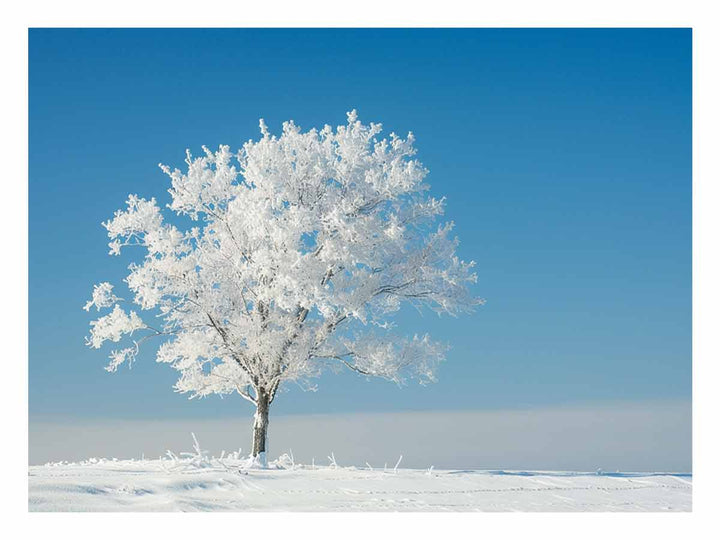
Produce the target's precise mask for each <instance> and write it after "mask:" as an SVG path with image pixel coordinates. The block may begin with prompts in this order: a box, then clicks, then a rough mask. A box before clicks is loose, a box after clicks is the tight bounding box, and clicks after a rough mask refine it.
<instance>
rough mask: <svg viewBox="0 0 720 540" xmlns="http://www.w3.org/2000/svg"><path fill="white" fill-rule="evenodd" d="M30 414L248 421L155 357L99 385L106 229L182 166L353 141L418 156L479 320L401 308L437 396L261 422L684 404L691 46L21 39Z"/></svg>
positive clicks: (294, 392) (371, 390)
mask: <svg viewBox="0 0 720 540" xmlns="http://www.w3.org/2000/svg"><path fill="white" fill-rule="evenodd" d="M29 47H30V48H29V64H30V65H29V93H30V111H29V129H30V141H29V144H30V147H29V150H30V155H29V166H30V184H29V205H30V208H29V241H30V247H29V273H30V275H29V278H30V280H29V288H30V290H29V329H30V346H29V351H30V352H29V355H30V357H29V396H30V404H29V407H30V416H31V420H32V419H33V418H41V417H42V418H50V419H57V420H60V419H69V418H83V417H85V418H88V417H94V418H130V419H133V418H136V419H140V418H155V419H162V418H189V417H194V418H204V417H207V418H209V417H212V418H217V417H221V416H228V417H229V416H238V415H248V416H249V415H250V414H251V409H250V405H249V404H247V403H246V402H244V401H243V400H242V399H240V398H239V397H236V396H232V397H229V398H225V399H224V400H220V399H219V398H217V397H212V398H208V399H205V400H202V401H196V400H193V401H191V402H189V401H188V400H187V396H185V395H181V394H176V393H174V392H173V390H172V388H171V386H172V384H173V383H174V381H175V378H176V377H175V371H174V370H172V369H171V368H169V367H168V366H166V365H157V364H156V363H155V362H154V355H153V350H152V348H147V349H145V350H144V352H143V353H142V354H141V356H140V358H139V360H138V362H137V363H136V364H135V365H134V366H133V368H132V370H127V369H122V370H121V371H120V372H119V373H117V374H114V375H111V374H108V373H106V372H105V371H104V370H103V367H104V365H105V363H106V355H105V354H104V353H105V351H104V350H103V351H102V352H98V351H96V350H90V349H88V348H86V347H85V346H84V336H86V335H87V333H88V321H89V319H90V317H89V316H88V314H87V313H86V312H84V311H83V310H82V309H81V308H82V306H83V304H84V302H85V301H86V300H87V299H88V298H89V296H90V293H91V290H92V285H93V284H94V283H97V282H100V281H105V280H109V281H111V282H114V283H119V282H121V279H122V277H123V276H124V270H125V267H126V266H127V264H129V262H130V259H128V258H125V257H123V258H111V257H109V256H107V237H106V235H105V230H104V229H103V228H102V227H101V225H100V222H101V221H104V220H106V219H107V218H108V217H110V216H111V215H112V213H113V212H114V211H115V210H116V209H117V208H119V207H121V206H122V205H123V203H124V201H125V198H126V196H127V195H128V193H137V194H138V195H140V196H144V197H151V196H155V197H158V198H159V199H160V200H161V201H166V200H167V198H168V196H167V193H166V191H165V190H166V188H167V181H166V177H165V176H164V175H163V174H162V172H161V171H160V170H159V169H158V167H157V164H158V162H163V163H166V164H168V165H171V166H181V165H182V164H183V159H184V151H185V149H186V148H190V149H191V150H193V151H195V152H198V151H199V150H200V146H201V145H203V144H205V145H208V146H210V147H214V146H217V145H218V144H229V145H231V147H233V148H235V149H236V148H238V147H239V146H240V145H241V144H242V143H243V142H244V141H246V140H247V139H249V138H255V139H256V138H257V137H258V133H259V131H258V127H257V125H258V119H259V118H260V117H263V118H265V120H266V122H267V124H268V125H269V126H270V128H271V130H274V131H278V130H279V129H280V124H281V122H282V121H284V120H288V119H293V120H295V121H296V123H298V124H299V125H301V126H302V127H304V128H311V127H316V126H322V125H323V124H325V123H329V124H333V125H337V124H339V123H343V122H344V121H345V112H346V111H348V110H350V109H353V108H357V109H358V111H359V114H360V118H361V119H362V120H363V121H365V122H370V121H375V122H382V123H383V124H384V126H385V128H386V132H387V133H389V132H390V131H396V132H398V133H400V134H405V133H406V132H407V131H408V130H412V131H413V132H414V133H415V135H416V137H417V148H418V149H419V154H418V157H419V158H420V159H421V160H422V161H423V163H424V164H425V165H426V166H427V167H428V168H429V170H430V175H429V177H428V181H429V183H430V184H431V186H432V192H433V194H434V195H438V196H441V195H445V196H447V217H448V218H449V219H453V220H454V221H455V222H456V225H457V227H456V231H457V233H458V236H459V237H460V240H461V245H460V248H459V252H460V255H461V257H462V258H464V259H474V260H476V261H477V263H478V264H477V273H478V278H479V279H478V285H477V287H476V292H477V294H478V295H479V296H482V297H484V298H486V300H487V304H486V305H485V306H484V307H482V308H480V309H479V310H478V312H477V313H476V314H474V315H472V316H466V317H463V318H459V319H451V318H442V319H438V318H437V316H435V315H433V314H430V313H427V314H425V315H424V316H423V317H419V316H417V315H415V314H413V313H403V314H402V316H401V317H400V320H399V323H400V329H401V330H404V331H406V332H407V333H410V334H411V333H414V332H425V331H428V332H430V333H431V335H432V336H433V337H434V338H435V339H438V340H443V341H446V342H449V343H450V344H451V345H452V350H451V352H450V354H449V357H448V361H447V362H446V363H444V364H443V365H442V366H441V368H440V371H439V374H438V375H439V382H438V383H436V384H434V385H430V386H427V387H419V386H413V385H410V386H407V387H404V388H402V389H397V387H396V386H394V385H393V384H391V383H387V382H384V381H381V380H373V381H367V380H365V379H364V378H362V377H357V376H354V375H351V374H341V375H333V374H327V375H325V376H323V377H322V378H321V379H320V380H319V381H318V383H319V390H318V392H316V393H312V392H309V393H304V392H302V391H301V390H300V389H298V388H294V387H291V388H290V390H289V391H288V392H286V393H283V394H280V395H279V396H278V399H277V400H276V402H275V403H274V404H273V407H274V410H273V413H276V414H288V413H293V412H298V413H314V412H368V411H399V410H414V409H425V410H428V409H497V408H512V407H541V406H548V405H558V404H568V403H570V404H572V403H581V402H621V401H645V400H648V401H650V400H664V399H689V398H690V394H691V97H692V89H691V31H690V30H688V29H666V30H645V29H640V30H633V29H625V30H604V29H591V30H528V29H522V30H43V29H35V30H30V45H29Z"/></svg>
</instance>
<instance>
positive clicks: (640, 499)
mask: <svg viewBox="0 0 720 540" xmlns="http://www.w3.org/2000/svg"><path fill="white" fill-rule="evenodd" d="M168 456H169V457H167V458H160V459H154V460H147V459H142V460H117V459H91V460H88V461H84V462H80V463H65V462H62V463H48V464H46V465H41V466H31V467H30V468H29V500H28V504H29V510H30V511H43V512H68V511H72V512H75V511H79V512H86V511H98V512H123V511H124V512H141V511H143V512H144V511H150V512H174V511H182V512H186V511H189V512H192V511H318V512H353V511H371V512H384V511H391V512H396V511H404V512H408V511H409V512H433V511H463V512H465V511H489V512H506V511H521V512H588V511H591V512H596V511H602V512H608V511H610V512H618V511H619V512H635V511H690V510H691V509H692V476H691V475H690V474H671V473H619V472H617V473H605V472H602V471H597V472H594V473H590V472H585V473H582V472H552V471H535V472H532V471H480V470H434V469H432V468H430V469H428V470H413V469H401V468H398V467H397V466H396V465H395V463H391V464H388V465H387V466H386V467H381V468H371V467H370V466H369V465H368V466H366V467H365V468H357V467H338V466H333V465H326V464H323V465H320V464H314V463H313V464H311V465H300V464H295V463H294V462H293V459H292V457H291V456H288V455H283V456H281V458H280V459H278V460H276V461H274V462H271V463H269V464H268V466H267V468H259V467H258V462H257V461H255V462H252V461H251V460H248V459H247V458H245V459H243V458H241V456H240V455H239V453H233V454H231V455H229V456H225V455H223V456H222V457H220V458H210V457H208V456H207V454H206V453H205V452H202V451H199V450H198V449H196V453H195V454H183V455H182V457H178V456H175V455H174V454H172V453H171V452H168ZM332 459H334V455H331V456H329V457H328V459H325V460H324V463H328V462H330V461H331V460H332Z"/></svg>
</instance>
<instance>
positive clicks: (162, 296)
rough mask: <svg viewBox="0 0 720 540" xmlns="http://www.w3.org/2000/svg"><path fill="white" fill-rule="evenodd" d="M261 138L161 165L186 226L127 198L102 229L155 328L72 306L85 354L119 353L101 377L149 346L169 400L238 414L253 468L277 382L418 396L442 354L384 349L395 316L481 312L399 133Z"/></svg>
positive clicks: (112, 303) (424, 342)
mask: <svg viewBox="0 0 720 540" xmlns="http://www.w3.org/2000/svg"><path fill="white" fill-rule="evenodd" d="M260 130H261V132H262V138H261V139H260V140H259V141H257V142H255V141H252V140H251V141H248V142H247V143H245V145H244V146H243V147H242V149H241V150H240V151H239V152H237V153H233V152H231V151H230V148H229V147H228V146H220V148H219V149H218V150H217V151H216V152H213V151H211V150H209V149H207V148H203V151H204V155H202V156H201V157H193V156H191V155H190V153H189V152H187V159H186V160H185V162H186V164H187V170H186V171H180V170H178V169H174V170H173V169H170V168H169V167H167V166H165V165H161V166H160V167H161V168H162V170H163V171H164V172H165V173H166V174H167V175H168V176H169V177H170V181H171V184H172V185H171V187H170V189H169V193H170V196H171V202H170V204H169V205H168V208H169V210H170V211H172V212H173V213H174V214H175V215H177V216H188V217H189V218H191V219H192V220H194V221H195V222H197V226H195V227H191V228H189V230H181V229H180V228H178V226H177V225H173V224H172V223H170V222H168V221H166V219H165V217H164V216H163V213H162V212H161V208H160V207H159V206H158V204H157V203H156V201H155V199H150V200H146V199H143V198H140V197H138V196H136V195H131V196H130V197H129V199H128V200H127V208H126V209H124V210H118V211H117V212H116V213H115V216H114V217H113V218H112V219H111V220H109V221H108V222H106V223H103V225H104V227H105V228H106V229H107V231H108V235H109V237H110V239H111V242H110V244H109V245H110V253H111V254H114V255H118V254H120V252H121V251H122V250H124V249H125V248H126V247H131V246H133V247H136V248H140V249H141V251H142V252H143V254H144V255H143V258H142V260H139V261H138V262H137V263H133V264H131V265H130V267H129V275H128V276H127V278H126V279H125V281H126V283H127V285H128V287H129V289H130V291H131V292H132V293H133V295H134V298H133V299H132V300H133V302H134V303H135V304H136V305H137V306H139V308H140V309H142V310H150V311H151V313H152V315H154V316H155V318H156V319H158V320H159V322H158V323H153V324H152V325H151V324H149V323H148V322H145V321H144V320H143V319H141V318H140V316H138V314H137V313H136V312H135V311H129V312H128V311H126V310H124V309H123V308H122V307H121V306H120V302H121V301H122V299H121V298H118V297H117V296H115V293H114V292H113V286H112V285H111V284H109V283H101V284H99V285H96V286H95V288H94V291H93V295H92V300H90V301H89V302H88V303H87V304H86V305H85V309H86V310H90V309H91V308H92V307H93V306H94V307H95V308H96V309H98V310H100V309H103V308H110V309H111V311H110V313H109V314H107V315H105V316H103V317H100V318H99V319H97V320H95V321H92V322H91V323H90V326H91V328H90V336H89V337H88V338H87V344H88V345H89V346H90V347H93V348H99V347H101V346H102V345H103V343H105V342H106V341H113V342H119V341H121V340H122V339H123V338H125V339H126V340H127V341H128V342H131V345H130V346H127V347H124V348H121V349H118V350H113V351H112V352H111V353H110V363H109V365H108V366H107V368H106V369H107V370H108V371H115V370H116V369H117V368H118V367H119V366H120V365H121V364H123V363H131V362H132V361H133V360H134V359H135V357H136V355H137V354H138V351H139V346H140V344H141V343H142V342H143V341H145V340H146V339H148V338H151V337H159V338H161V339H162V340H163V343H162V344H161V345H160V347H159V349H158V352H157V361H158V362H166V363H168V364H170V365H172V367H174V368H175V369H176V370H178V371H179V373H180V376H179V379H178V381H177V383H176V385H175V388H176V390H177V391H179V392H189V393H190V394H191V397H196V396H206V395H209V394H229V393H232V392H237V393H238V394H240V395H241V396H242V397H243V398H245V399H246V400H248V401H250V402H252V403H253V404H254V405H255V407H256V413H255V422H254V427H253V447H252V454H253V456H257V455H259V454H261V453H263V452H265V448H266V437H267V426H268V412H269V407H270V404H271V403H272V402H273V400H274V399H275V397H276V395H277V392H278V389H279V388H280V386H281V385H282V383H284V382H286V381H295V382H298V383H300V384H307V383H308V382H309V380H310V379H312V378H314V377H316V376H318V375H319V374H320V372H321V371H322V370H323V369H324V368H326V367H330V366H332V365H333V364H335V365H338V366H344V367H346V368H348V369H351V370H353V371H356V372H358V373H360V374H363V375H366V376H378V377H382V378H385V379H388V380H391V381H395V382H397V383H402V382H403V381H404V380H406V378H408V377H414V378H417V379H419V381H420V382H421V383H424V382H427V381H432V380H434V372H435V368H436V366H437V364H438V362H439V361H441V360H442V359H443V357H444V353H445V350H446V348H445V347H444V346H443V345H441V344H438V343H436V342H434V341H432V340H430V338H429V337H428V336H427V335H423V336H418V335H415V336H414V337H411V338H402V337H398V336H396V335H394V334H393V333H392V323H391V319H392V315H393V314H394V313H396V312H397V311H398V309H399V308H400V306H401V304H402V303H403V302H408V303H410V304H413V305H415V306H417V307H421V306H427V307H429V308H431V309H433V310H435V311H437V312H438V313H448V314H453V315H456V314H459V313H461V312H464V311H468V310H470V309H472V308H473V307H474V306H475V305H477V304H479V303H481V300H479V299H477V298H475V297H473V296H472V295H471V294H470V292H469V290H468V285H469V284H470V283H473V282H475V280H476V276H475V274H474V273H473V272H472V270H471V269H472V266H473V264H474V263H472V262H470V263H465V262H463V261H461V260H460V259H458V257H457V256H456V255H455V249H456V246H457V243H458V241H457V239H456V238H454V237H451V231H452V223H444V224H440V225H438V224H437V223H436V221H437V219H438V217H439V216H440V215H441V214H442V212H443V200H438V199H435V198H433V197H430V196H429V195H428V194H427V190H428V186H427V184H425V183H423V179H424V178H425V176H426V174H427V170H426V169H425V168H424V167H423V166H422V165H421V163H420V162H418V161H417V160H416V159H414V158H413V156H414V154H415V149H414V148H413V142H414V138H413V135H412V133H410V134H408V136H407V138H406V139H402V138H400V137H398V136H396V135H395V134H390V138H389V140H387V139H382V140H378V138H377V137H378V134H379V133H380V132H381V125H380V124H373V123H371V124H370V125H369V126H367V125H363V124H362V123H361V122H360V121H359V120H358V119H357V114H356V112H355V111H353V112H351V113H349V114H348V122H347V125H344V126H339V127H337V129H332V128H331V127H330V126H325V127H324V128H323V129H321V130H319V131H318V130H315V129H312V130H310V131H307V132H302V131H301V130H300V128H299V127H298V126H296V125H295V124H294V123H293V122H286V123H284V124H283V131H282V135H280V136H279V137H278V136H275V135H271V134H270V132H269V131H268V128H267V127H266V125H265V123H264V122H263V121H262V120H261V121H260ZM169 214H170V215H173V214H172V213H169ZM176 221H181V220H180V219H176ZM185 221H188V220H185Z"/></svg>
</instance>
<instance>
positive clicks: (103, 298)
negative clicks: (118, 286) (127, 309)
mask: <svg viewBox="0 0 720 540" xmlns="http://www.w3.org/2000/svg"><path fill="white" fill-rule="evenodd" d="M112 291H113V286H112V285H110V284H109V283H108V282H107V281H105V282H103V283H99V284H98V285H95V286H94V287H93V294H92V300H90V301H88V302H87V303H86V304H85V307H83V309H84V310H85V311H90V308H91V307H93V306H95V308H96V309H97V310H98V311H100V308H106V307H110V306H112V305H113V304H115V302H117V301H118V300H121V299H120V298H118V297H117V296H115V295H114V294H113V292H112Z"/></svg>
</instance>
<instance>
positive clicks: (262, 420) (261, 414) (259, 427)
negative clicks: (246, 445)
mask: <svg viewBox="0 0 720 540" xmlns="http://www.w3.org/2000/svg"><path fill="white" fill-rule="evenodd" d="M269 412H270V400H269V396H268V394H267V392H266V391H265V389H264V388H260V389H258V392H257V410H256V411H255V423H254V424H253V445H252V455H253V457H256V456H257V455H258V454H260V453H263V452H266V451H267V428H268V413H269Z"/></svg>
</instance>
